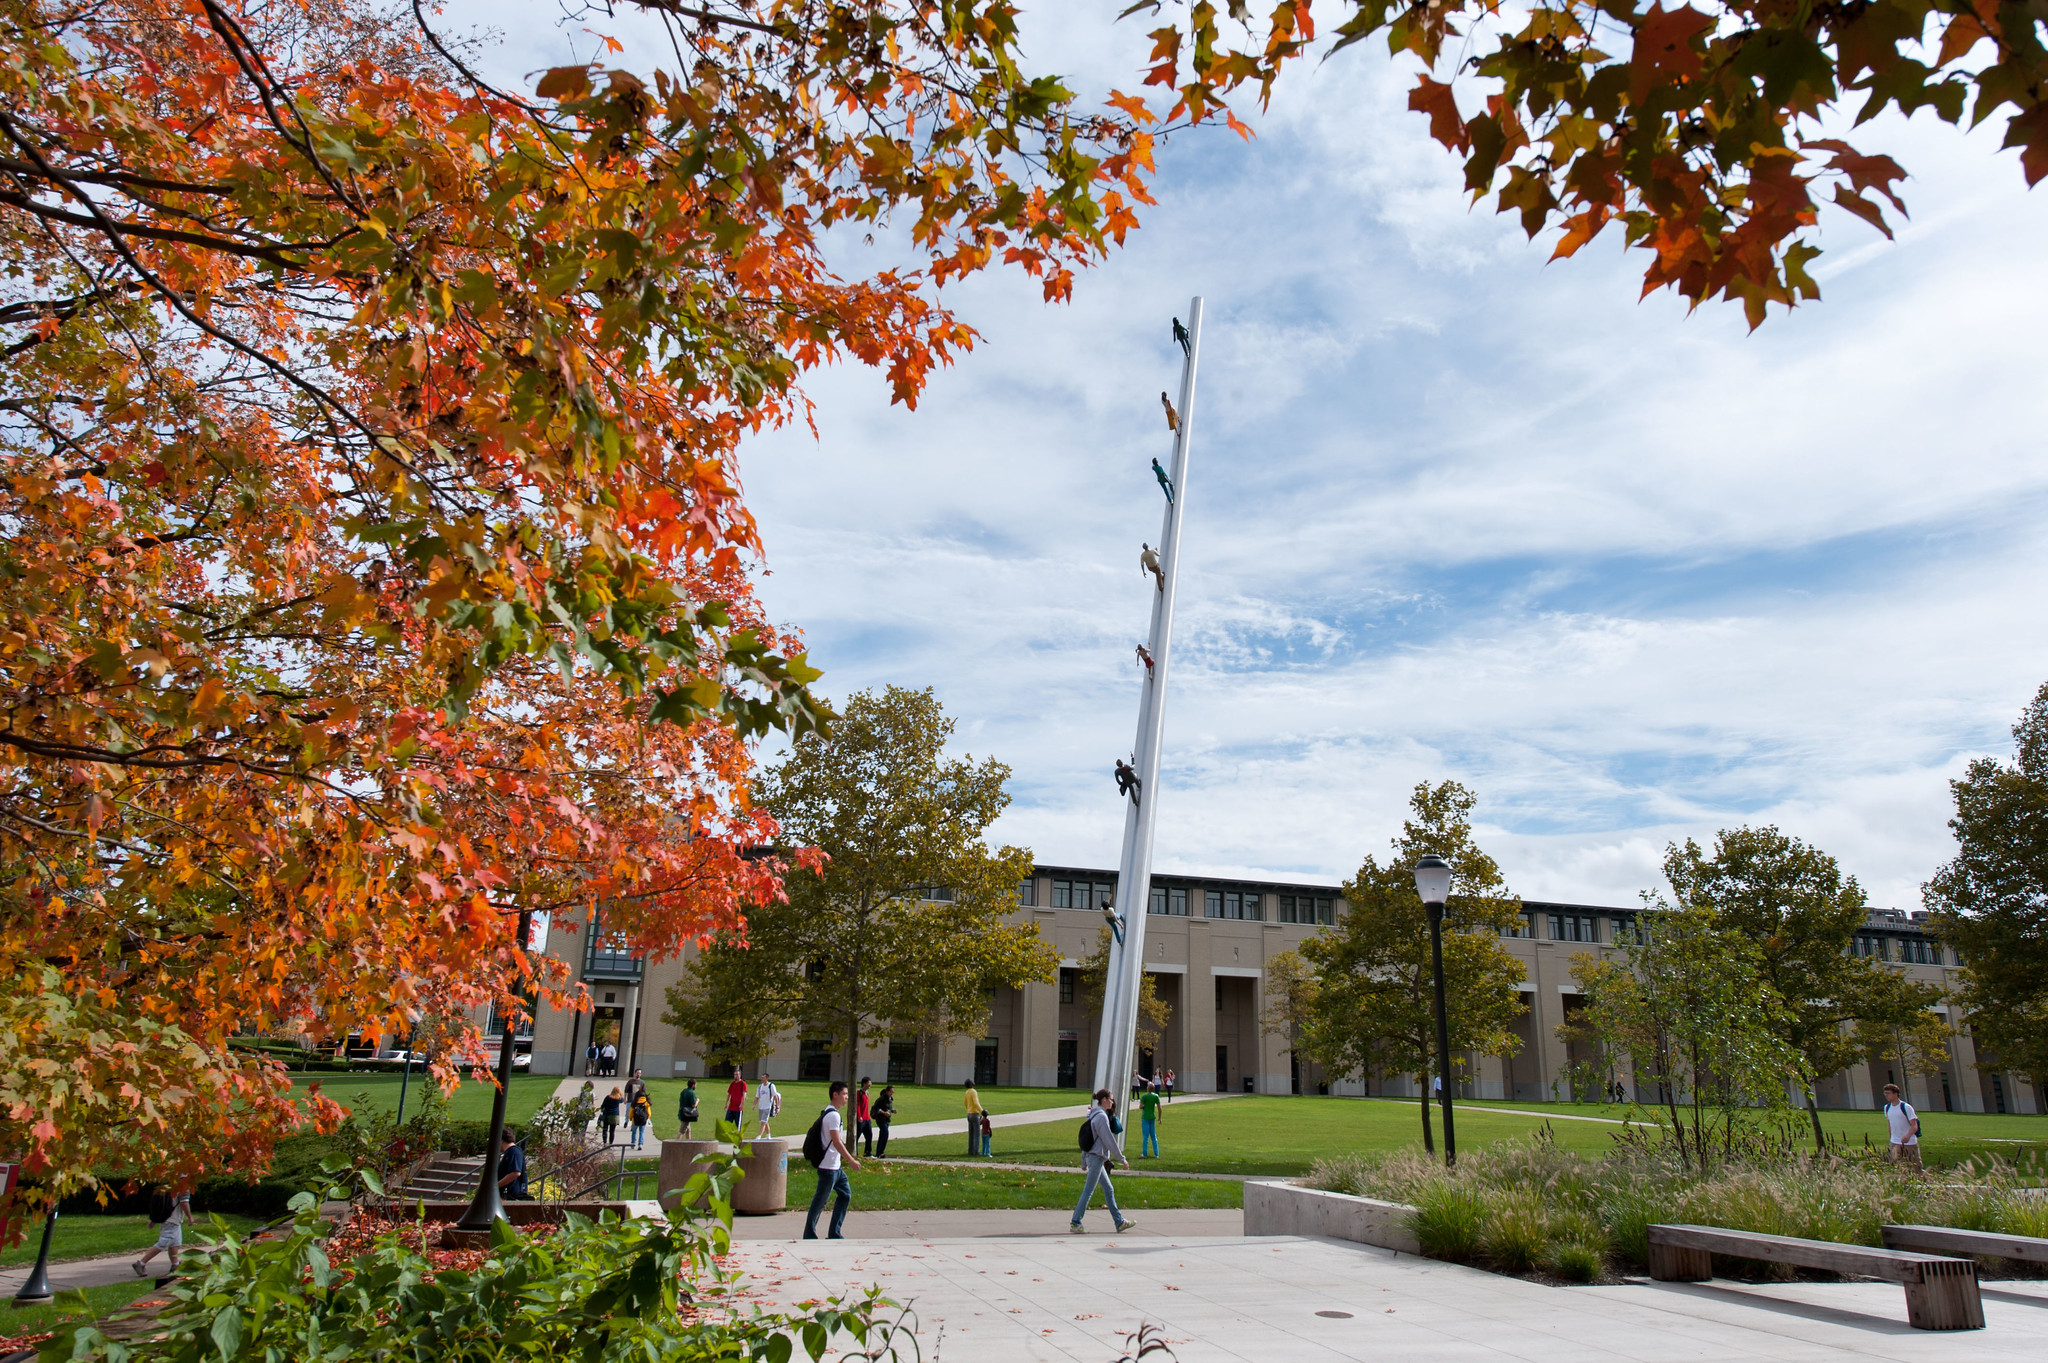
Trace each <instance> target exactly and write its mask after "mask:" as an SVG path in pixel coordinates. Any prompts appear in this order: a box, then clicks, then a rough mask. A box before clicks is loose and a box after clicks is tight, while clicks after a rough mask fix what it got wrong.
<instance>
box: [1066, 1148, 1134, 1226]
mask: <svg viewBox="0 0 2048 1363" xmlns="http://www.w3.org/2000/svg"><path fill="white" fill-rule="evenodd" d="M1081 1163H1082V1164H1083V1165H1085V1166H1086V1167H1087V1169H1088V1181H1087V1182H1086V1183H1083V1184H1082V1185H1081V1200H1080V1201H1079V1202H1076V1203H1075V1204H1074V1224H1075V1225H1077V1226H1078V1225H1080V1224H1081V1214H1082V1213H1083V1212H1085V1211H1087V1210H1088V1201H1089V1199H1090V1198H1092V1197H1094V1196H1095V1185H1096V1184H1098V1183H1100V1184H1101V1185H1102V1200H1103V1201H1104V1202H1105V1203H1107V1204H1108V1206H1109V1215H1110V1217H1111V1219H1112V1220H1114V1221H1115V1222H1116V1223H1117V1224H1118V1225H1119V1226H1121V1225H1122V1224H1123V1223H1124V1214H1123V1212H1121V1211H1119V1210H1118V1209H1117V1205H1116V1186H1115V1185H1114V1184H1112V1183H1111V1182H1110V1181H1109V1161H1108V1160H1106V1159H1104V1158H1103V1157H1102V1156H1100V1155H1083V1156H1081Z"/></svg>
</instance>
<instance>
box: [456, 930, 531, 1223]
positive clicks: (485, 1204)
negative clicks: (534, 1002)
mask: <svg viewBox="0 0 2048 1363" xmlns="http://www.w3.org/2000/svg"><path fill="white" fill-rule="evenodd" d="M532 922H533V915H532V914H531V913H529V912H528V911H526V910H525V909H521V910H520V911H519V948H520V950H522V951H524V950H525V949H526V941H527V929H528V927H529V926H530V925H531V924H532ZM500 1022H501V1023H502V1024H503V1025H502V1027H501V1029H500V1030H501V1033H502V1035H503V1037H504V1040H503V1041H502V1042H500V1044H499V1046H498V1092H497V1094H496V1096H495V1097H493V1098H492V1099H491V1134H490V1136H489V1137H488V1138H487V1139H486V1141H485V1142H484V1169H483V1177H481V1178H479V1179H478V1180H477V1184H476V1196H475V1197H473V1198H471V1199H470V1201H469V1210H468V1211H466V1212H464V1213H463V1214H462V1219H461V1220H460V1221H457V1222H456V1223H455V1228H456V1229H457V1230H489V1229H490V1228H491V1223H492V1222H494V1221H498V1220H500V1219H502V1218H503V1217H504V1215H505V1203H504V1200H503V1199H502V1198H500V1197H499V1196H498V1160H499V1159H500V1158H501V1157H502V1152H501V1151H500V1150H499V1149H498V1147H499V1146H500V1145H502V1144H503V1143H504V1142H503V1141H501V1140H500V1139H499V1137H500V1136H502V1135H503V1134H504V1131H505V1099H506V1096H507V1095H508V1094H510V1093H511V1091H512V1054H513V1048H514V1043H515V1041H516V1038H515V1036H514V1033H515V1032H517V1031H518V1027H519V1014H518V1010H517V1009H516V1008H515V1009H514V1010H513V1011H512V1012H510V1013H507V1014H505V1015H504V1016H503V1017H502V1018H501V1019H500Z"/></svg>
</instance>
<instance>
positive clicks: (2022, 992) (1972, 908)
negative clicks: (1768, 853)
mask: <svg viewBox="0 0 2048 1363" xmlns="http://www.w3.org/2000/svg"><path fill="white" fill-rule="evenodd" d="M2012 736H2013V742H2014V746H2015V747H2016V748H2017V750H2018V751H2017V753H2016V755H2015V760H2014V762H2013V763H2012V764H2011V765H2009V766H2008V765H2006V764H2004V763H2001V762H1997V761H1994V760H1992V759H1990V758H1988V757H1987V758H1980V759H1978V760H1977V761H1975V762H1972V763H1971V764H1970V769H1969V771H1968V773H1967V774H1965V775H1964V777H1963V779H1961V780H1960V781H1954V782H1951V783H1950V788H1951V789H1952V790H1953V791H1954V793H1955V801H1956V814H1955V817H1954V818H1953V819H1950V820H1949V824H1948V826H1949V828H1950V829H1951V830H1952V831H1953V832H1954V833H1955V837H1956V843H1957V850H1956V856H1955V859H1954V860H1953V861H1951V862H1949V863H1948V865H1946V866H1944V867H1942V868H1941V870H1939V871H1938V872H1936V873H1935V876H1934V879H1932V880H1930V881H1928V882H1927V884H1926V885H1925V886H1924V887H1922V895H1923V897H1924V899H1925V901H1926V904H1927V907H1928V908H1929V909H1931V910H1932V911H1933V913H1934V922H1935V925H1936V930H1937V931H1939V932H1940V933H1941V935H1942V937H1943V938H1944V939H1945V940H1946V941H1947V942H1948V943H1949V944H1950V945H1951V946H1953V947H1954V948H1955V951H1956V955H1957V957H1958V958H1959V959H1960V960H1961V962H1962V987H1961V989H1960V990H1959V991H1958V993H1957V997H1958V999H1959V1000H1960V1002H1961V1003H1962V1004H1963V1006H1964V1007H1965V1008H1967V1009H1968V1010H1969V1016H1970V1032H1971V1035H1972V1036H1973V1037H1974V1039H1975V1040H1976V1043H1977V1045H1978V1047H1979V1048H1980V1049H1982V1050H1984V1051H1987V1052H1994V1053H1996V1055H1997V1056H1998V1059H1999V1060H2000V1061H2001V1062H2002V1063H2004V1064H2006V1065H2010V1066H2011V1067H2012V1068H2014V1069H2016V1070H2018V1071H2020V1072H2021V1073H2023V1074H2026V1075H2029V1076H2030V1077H2032V1078H2033V1079H2034V1080H2035V1081H2036V1082H2037V1083H2038V1082H2044V1081H2048V685H2043V686H2042V687H2041V689H2040V690H2039V691H2037V692H2035V693H2034V699H2033V702H2032V703H2031V704H2029V705H2028V706H2027V708H2026V710H2025V712H2024V713H2022V714H2021V715H2020V719H2019V723H2017V724H2015V725H2014V726H2013V730H2012Z"/></svg>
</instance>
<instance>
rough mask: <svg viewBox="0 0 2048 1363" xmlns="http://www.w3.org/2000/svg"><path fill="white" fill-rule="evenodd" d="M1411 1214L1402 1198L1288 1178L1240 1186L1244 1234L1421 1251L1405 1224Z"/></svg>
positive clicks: (1417, 1252) (1418, 1242)
mask: <svg viewBox="0 0 2048 1363" xmlns="http://www.w3.org/2000/svg"><path fill="white" fill-rule="evenodd" d="M1414 1215H1415V1208H1413V1207H1410V1206H1407V1205H1405V1204H1404V1203H1400V1202H1378V1201H1375V1200H1373V1199H1372V1198H1369V1197H1352V1196H1350V1195H1349V1194H1347V1193H1330V1192H1324V1191H1323V1190H1322V1189H1320V1188H1303V1187H1301V1186H1300V1185H1298V1184H1293V1183H1247V1184H1245V1185H1244V1233H1245V1234H1246V1235H1315V1236H1321V1237H1323V1238H1324V1239H1328V1240H1350V1241H1352V1242H1354V1243H1356V1244H1361V1245H1378V1246H1379V1247H1380V1248H1382V1249H1392V1250H1399V1251H1400V1252H1401V1253H1403V1254H1420V1253H1422V1244H1421V1242H1420V1241H1418V1240H1417V1239H1416V1238H1415V1232H1414V1231H1413V1230H1411V1229H1409V1226H1410V1218H1412V1217H1413V1216H1414Z"/></svg>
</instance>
